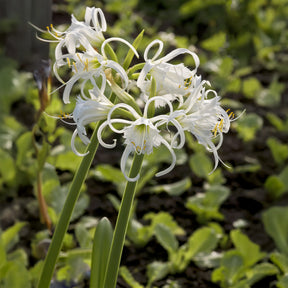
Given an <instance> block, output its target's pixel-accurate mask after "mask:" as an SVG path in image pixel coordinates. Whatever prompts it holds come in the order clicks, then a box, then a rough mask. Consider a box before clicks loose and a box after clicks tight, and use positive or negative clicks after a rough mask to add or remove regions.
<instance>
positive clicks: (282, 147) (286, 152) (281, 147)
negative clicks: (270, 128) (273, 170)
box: [267, 137, 288, 165]
mask: <svg viewBox="0 0 288 288" xmlns="http://www.w3.org/2000/svg"><path fill="white" fill-rule="evenodd" d="M267 145H268V147H269V148H270V150H271V152H272V155H273V158H274V160H275V162H276V163H277V164H279V165H281V164H283V163H284V162H285V160H286V159H287V158H288V145H286V144H283V143H281V141H279V140H278V139H277V138H274V137H269V138H268V140H267Z"/></svg>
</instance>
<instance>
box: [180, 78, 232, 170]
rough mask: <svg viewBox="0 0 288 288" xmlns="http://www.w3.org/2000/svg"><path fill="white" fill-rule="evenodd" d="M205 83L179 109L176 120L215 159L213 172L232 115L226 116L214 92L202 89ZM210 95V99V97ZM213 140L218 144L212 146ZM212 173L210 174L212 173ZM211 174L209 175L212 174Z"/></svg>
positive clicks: (200, 84)
mask: <svg viewBox="0 0 288 288" xmlns="http://www.w3.org/2000/svg"><path fill="white" fill-rule="evenodd" d="M204 83H205V81H203V82H201V83H199V85H198V87H197V88H195V90H194V91H193V92H194V93H191V95H190V96H189V97H188V99H187V100H186V101H185V102H184V104H183V105H182V106H180V108H181V109H182V111H183V113H181V114H179V116H177V117H176V119H177V120H178V121H179V123H180V124H181V125H182V127H183V129H184V130H187V131H189V132H191V133H192V134H193V135H194V136H195V137H196V139H197V140H198V142H199V144H202V145H203V146H204V147H205V148H206V149H207V150H208V151H210V152H212V153H213V155H214V159H215V165H214V169H213V171H214V170H215V169H216V168H217V166H218V162H219V160H220V161H221V159H220V158H219V156H218V152H217V150H218V149H219V148H220V147H221V145H222V142H223V133H227V132H228V130H229V128H230V121H231V118H233V113H230V114H229V115H228V113H227V111H225V110H224V109H223V108H222V107H221V106H220V97H219V96H218V95H217V94H216V92H215V91H214V90H207V91H205V88H204V87H203V84H204ZM209 94H210V95H211V94H212V95H213V96H212V98H210V97H211V96H210V95H209ZM214 139H217V140H218V144H217V145H216V144H214V142H213V141H214ZM213 171H212V172H213ZM212 172H211V173H212Z"/></svg>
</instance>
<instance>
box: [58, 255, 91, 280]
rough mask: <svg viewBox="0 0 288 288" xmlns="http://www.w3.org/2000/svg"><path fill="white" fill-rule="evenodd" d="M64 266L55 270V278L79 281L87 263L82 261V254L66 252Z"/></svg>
mask: <svg viewBox="0 0 288 288" xmlns="http://www.w3.org/2000/svg"><path fill="white" fill-rule="evenodd" d="M64 263H65V264H64V266H63V267H62V268H60V269H59V270H58V271H57V276H56V278H57V280H58V281H65V282H67V283H69V282H71V281H75V282H79V281H80V280H81V279H83V277H84V275H85V273H86V271H87V264H86V263H85V262H84V258H83V255H81V254H78V253H68V254H67V257H66V258H65V262H64Z"/></svg>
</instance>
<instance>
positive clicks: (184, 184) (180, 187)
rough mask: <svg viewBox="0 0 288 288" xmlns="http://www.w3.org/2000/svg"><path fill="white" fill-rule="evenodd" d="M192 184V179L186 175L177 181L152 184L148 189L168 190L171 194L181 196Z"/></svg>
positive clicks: (155, 191)
mask: <svg viewBox="0 0 288 288" xmlns="http://www.w3.org/2000/svg"><path fill="white" fill-rule="evenodd" d="M191 185H192V182H191V179H190V178H189V177H186V178H184V179H182V180H180V181H178V182H175V183H171V184H163V185H155V186H152V187H151V188H149V190H148V191H149V192H151V193H161V192H166V193H167V194H169V195H170V196H179V195H181V194H183V193H184V192H185V191H187V190H188V189H189V188H190V187H191Z"/></svg>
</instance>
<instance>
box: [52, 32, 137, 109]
mask: <svg viewBox="0 0 288 288" xmlns="http://www.w3.org/2000/svg"><path fill="white" fill-rule="evenodd" d="M111 41H118V42H122V43H124V44H126V45H127V46H128V47H129V48H130V49H131V50H132V51H133V52H134V54H135V55H136V56H137V57H139V55H138V53H137V51H136V50H135V48H134V47H133V46H132V45H131V44H130V43H129V42H127V41H126V40H124V39H122V38H118V37H112V38H109V39H106V40H105V41H104V42H103V43H102V45H101V53H102V54H100V53H98V52H97V51H96V50H95V49H88V50H87V51H85V52H83V53H75V54H66V55H62V57H61V58H60V59H58V61H56V62H55V63H54V66H53V71H54V74H55V75H56V77H57V79H58V80H59V81H61V82H62V83H63V85H65V86H66V87H65V89H64V92H63V101H64V103H69V102H70V101H69V96H70V93H71V89H72V87H73V86H74V84H75V83H76V82H77V81H78V80H80V79H81V80H83V82H82V83H81V86H80V87H81V94H82V96H83V97H84V98H85V95H84V87H85V85H86V83H87V81H90V82H91V84H92V85H93V86H94V87H95V89H99V90H100V91H101V92H102V93H103V91H104V90H105V87H106V82H107V79H106V75H105V69H107V68H111V69H113V70H115V71H116V72H117V73H118V74H119V75H120V77H121V79H122V80H123V86H124V88H127V86H128V83H129V79H128V76H127V74H126V71H125V70H124V68H123V67H122V66H121V65H120V64H118V63H117V62H115V61H113V60H109V59H107V56H106V54H105V46H106V45H107V44H108V43H109V42H111ZM64 59H66V63H67V65H68V66H69V67H70V68H71V69H72V72H73V73H74V75H73V76H72V77H71V78H70V80H68V81H67V83H65V82H64V81H63V80H62V79H61V78H60V76H59V74H58V72H57V68H58V67H61V66H62V62H64ZM59 63H60V64H59ZM99 77H102V81H101V87H100V88H99V87H98V86H97V84H96V79H97V78H99ZM58 89H59V88H58Z"/></svg>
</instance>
